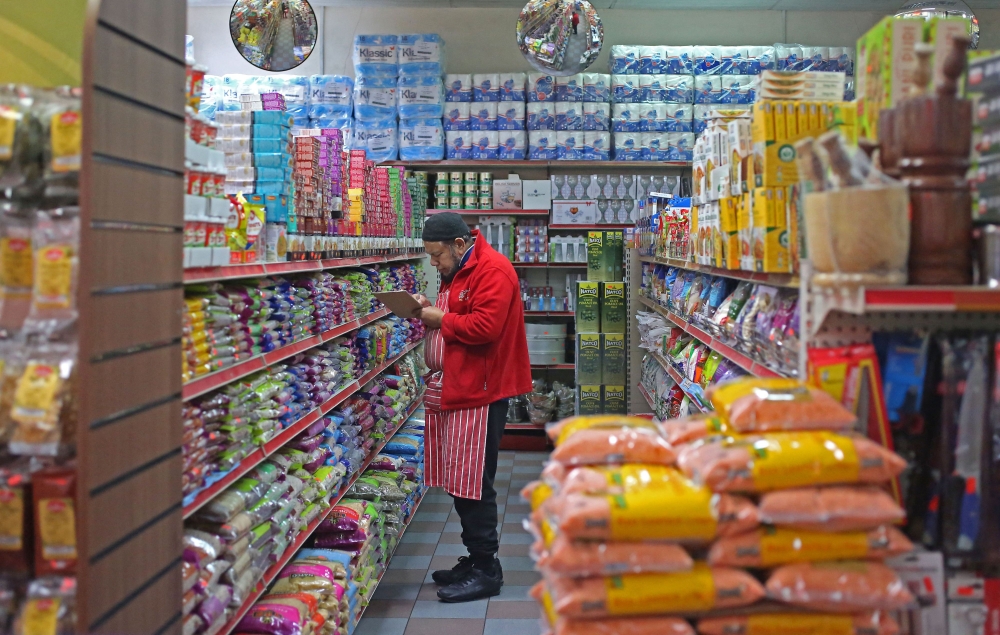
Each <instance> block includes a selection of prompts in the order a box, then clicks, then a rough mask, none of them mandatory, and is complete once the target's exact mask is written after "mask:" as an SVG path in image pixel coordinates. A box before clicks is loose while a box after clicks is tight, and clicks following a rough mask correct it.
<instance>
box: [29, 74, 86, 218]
mask: <svg viewBox="0 0 1000 635" xmlns="http://www.w3.org/2000/svg"><path fill="white" fill-rule="evenodd" d="M46 97H47V99H45V100H41V99H40V100H39V105H38V107H37V109H36V112H37V113H38V119H39V121H40V122H41V124H42V129H43V132H44V137H43V139H44V142H45V143H44V145H43V150H44V155H43V165H44V168H45V172H44V177H45V198H46V199H48V200H49V201H51V202H53V203H55V204H57V205H71V204H76V202H77V198H78V195H79V189H80V187H79V182H80V164H81V157H82V147H83V113H82V107H81V103H80V89H78V88H70V87H68V86H60V87H58V88H56V89H54V90H53V91H51V92H50V93H48V94H47V95H46Z"/></svg>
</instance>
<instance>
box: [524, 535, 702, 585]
mask: <svg viewBox="0 0 1000 635" xmlns="http://www.w3.org/2000/svg"><path fill="white" fill-rule="evenodd" d="M535 551H536V553H538V560H537V564H538V568H539V569H543V570H545V571H546V572H550V573H554V574H557V575H564V576H570V577H574V578H581V577H591V576H608V575H619V574H622V573H671V572H675V571H689V570H690V569H691V568H692V567H693V566H694V561H693V560H692V559H691V556H689V555H688V553H687V552H686V551H684V549H683V548H681V547H679V546H677V545H672V544H666V543H636V542H574V541H572V540H570V539H568V538H566V537H565V536H557V537H556V538H555V539H554V540H552V541H551V543H550V544H547V545H546V544H545V543H544V542H540V543H536V545H535Z"/></svg>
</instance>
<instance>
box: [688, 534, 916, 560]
mask: <svg viewBox="0 0 1000 635" xmlns="http://www.w3.org/2000/svg"><path fill="white" fill-rule="evenodd" d="M912 550H913V543H911V542H910V541H909V540H908V539H907V538H906V536H904V535H903V534H902V533H901V532H900V531H899V530H898V529H896V528H894V527H879V528H877V529H872V530H869V531H848V532H843V533H828V532H820V531H802V530H798V529H778V528H775V527H764V528H761V529H758V530H756V531H751V532H749V533H745V534H741V535H739V536H728V537H725V538H721V539H719V540H717V541H715V543H714V544H713V545H712V548H711V549H710V550H709V552H708V563H709V564H710V565H713V566H719V567H775V566H778V565H782V564H791V563H793V562H817V561H824V560H866V559H878V560H881V559H884V558H891V557H893V556H898V555H901V554H904V553H909V552H910V551H912Z"/></svg>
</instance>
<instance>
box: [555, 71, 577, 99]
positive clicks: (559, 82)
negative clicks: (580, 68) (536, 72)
mask: <svg viewBox="0 0 1000 635" xmlns="http://www.w3.org/2000/svg"><path fill="white" fill-rule="evenodd" d="M556 101H583V76H582V75H581V74H580V73H577V74H576V75H567V76H565V77H556Z"/></svg>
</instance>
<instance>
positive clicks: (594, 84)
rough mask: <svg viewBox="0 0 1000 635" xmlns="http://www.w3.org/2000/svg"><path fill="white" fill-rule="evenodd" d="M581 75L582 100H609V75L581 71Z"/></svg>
mask: <svg viewBox="0 0 1000 635" xmlns="http://www.w3.org/2000/svg"><path fill="white" fill-rule="evenodd" d="M580 75H581V76H582V77H583V101H588V102H595V101H596V102H609V101H611V75H608V74H607V73H581V74H580Z"/></svg>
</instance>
